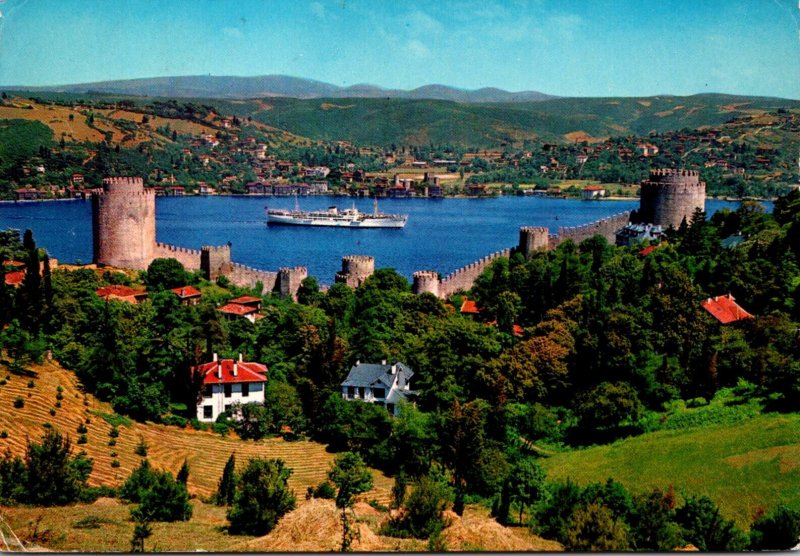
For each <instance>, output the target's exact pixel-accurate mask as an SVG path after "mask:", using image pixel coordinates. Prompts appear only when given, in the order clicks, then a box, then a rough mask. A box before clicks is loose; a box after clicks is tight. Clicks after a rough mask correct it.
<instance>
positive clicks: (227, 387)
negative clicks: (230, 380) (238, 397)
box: [224, 384, 233, 398]
mask: <svg viewBox="0 0 800 556" xmlns="http://www.w3.org/2000/svg"><path fill="white" fill-rule="evenodd" d="M224 386H225V397H226V398H230V397H231V392H232V391H233V386H232V385H230V384H225V385H224Z"/></svg>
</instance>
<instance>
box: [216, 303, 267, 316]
mask: <svg viewBox="0 0 800 556" xmlns="http://www.w3.org/2000/svg"><path fill="white" fill-rule="evenodd" d="M217 311H219V312H220V313H228V314H230V315H242V316H244V315H251V314H253V313H255V312H257V311H258V309H256V308H255V307H249V306H247V305H239V304H238V303H226V304H225V305H223V306H222V307H220V308H219V309H217Z"/></svg>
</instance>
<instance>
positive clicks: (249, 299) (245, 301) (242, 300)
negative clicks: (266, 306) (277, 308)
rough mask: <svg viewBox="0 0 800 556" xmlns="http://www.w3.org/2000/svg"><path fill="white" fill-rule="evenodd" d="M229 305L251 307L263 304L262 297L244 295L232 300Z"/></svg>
mask: <svg viewBox="0 0 800 556" xmlns="http://www.w3.org/2000/svg"><path fill="white" fill-rule="evenodd" d="M228 303H238V304H239V305H249V304H250V303H261V298H260V297H253V296H252V295H243V296H241V297H237V298H236V299H231V300H230V301H228Z"/></svg>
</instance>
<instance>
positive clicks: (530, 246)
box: [518, 226, 550, 259]
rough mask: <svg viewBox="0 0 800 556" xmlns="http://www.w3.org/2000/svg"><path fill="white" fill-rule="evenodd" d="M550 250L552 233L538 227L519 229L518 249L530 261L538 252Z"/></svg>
mask: <svg viewBox="0 0 800 556" xmlns="http://www.w3.org/2000/svg"><path fill="white" fill-rule="evenodd" d="M549 248H550V231H549V230H548V229H547V228H542V227H538V226H523V227H521V228H520V229H519V245H518V249H519V252H520V253H522V255H523V256H524V257H525V258H526V259H528V258H530V256H531V255H532V254H533V253H534V252H536V251H547V250H548V249H549Z"/></svg>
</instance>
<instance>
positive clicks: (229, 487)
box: [214, 453, 236, 506]
mask: <svg viewBox="0 0 800 556" xmlns="http://www.w3.org/2000/svg"><path fill="white" fill-rule="evenodd" d="M235 494H236V454H235V453H234V454H231V457H229V458H228V462H227V463H226V464H225V469H223V470H222V477H221V478H220V480H219V485H218V486H217V494H216V495H215V496H214V503H215V504H216V505H217V506H230V505H231V504H233V497H234V495H235Z"/></svg>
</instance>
